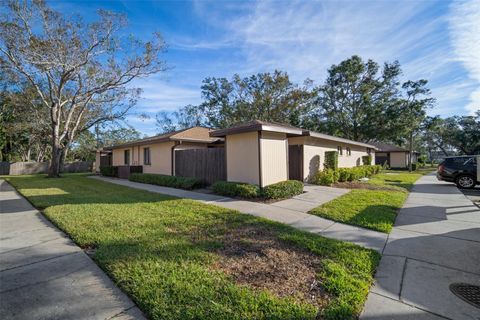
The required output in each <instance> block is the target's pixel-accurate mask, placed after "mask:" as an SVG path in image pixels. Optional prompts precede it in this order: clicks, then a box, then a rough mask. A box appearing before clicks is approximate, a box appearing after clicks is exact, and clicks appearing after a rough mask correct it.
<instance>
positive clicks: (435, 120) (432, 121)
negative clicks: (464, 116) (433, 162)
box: [422, 116, 451, 158]
mask: <svg viewBox="0 0 480 320" xmlns="http://www.w3.org/2000/svg"><path fill="white" fill-rule="evenodd" d="M446 124H447V121H446V120H445V119H442V118H440V116H435V117H426V118H425V120H424V123H423V128H424V132H423V135H422V138H423V140H424V142H425V144H426V148H427V149H428V151H429V153H430V158H432V152H433V151H438V150H440V151H441V152H443V154H444V155H445V156H448V155H449V153H448V151H449V149H450V148H451V145H450V143H449V142H448V140H449V139H448V138H447V137H448V136H449V132H448V130H447V125H446Z"/></svg>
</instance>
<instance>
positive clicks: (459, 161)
mask: <svg viewBox="0 0 480 320" xmlns="http://www.w3.org/2000/svg"><path fill="white" fill-rule="evenodd" d="M479 158H480V156H458V157H447V158H445V160H444V161H443V162H442V163H440V165H439V166H438V170H437V179H438V180H442V181H448V182H455V183H456V185H457V187H459V188H465V189H470V188H473V187H475V185H476V184H477V183H478V178H479V177H478V166H477V162H478V161H479Z"/></svg>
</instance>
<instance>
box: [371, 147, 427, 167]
mask: <svg viewBox="0 0 480 320" xmlns="http://www.w3.org/2000/svg"><path fill="white" fill-rule="evenodd" d="M371 144H372V145H374V146H375V147H376V148H377V151H376V153H375V164H380V165H384V164H385V162H386V163H387V164H388V165H389V166H390V168H393V169H403V168H407V167H408V159H409V158H410V151H409V150H408V149H406V148H402V147H399V146H395V145H393V144H388V143H383V142H371ZM419 155H420V153H418V152H416V151H414V152H413V156H412V163H415V162H417V159H418V156H419Z"/></svg>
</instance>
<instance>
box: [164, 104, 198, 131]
mask: <svg viewBox="0 0 480 320" xmlns="http://www.w3.org/2000/svg"><path fill="white" fill-rule="evenodd" d="M156 121H157V128H158V129H159V131H160V133H166V132H172V131H176V130H182V129H186V128H190V127H195V126H202V125H205V117H204V116H203V114H202V110H201V108H199V107H198V106H193V105H191V104H189V105H187V106H185V107H182V108H180V109H179V110H177V111H174V112H172V113H168V112H166V111H161V112H159V113H157V115H156Z"/></svg>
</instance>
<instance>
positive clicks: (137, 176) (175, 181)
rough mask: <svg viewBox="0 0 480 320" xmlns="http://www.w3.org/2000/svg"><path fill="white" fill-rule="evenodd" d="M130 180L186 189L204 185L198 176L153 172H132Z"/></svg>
mask: <svg viewBox="0 0 480 320" xmlns="http://www.w3.org/2000/svg"><path fill="white" fill-rule="evenodd" d="M128 180H130V181H134V182H141V183H149V184H155V185H158V186H163V187H171V188H178V189H186V190H191V189H195V188H199V187H202V185H203V184H202V182H201V180H199V179H196V178H188V177H176V176H167V175H163V174H153V173H132V174H130V177H129V178H128Z"/></svg>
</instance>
